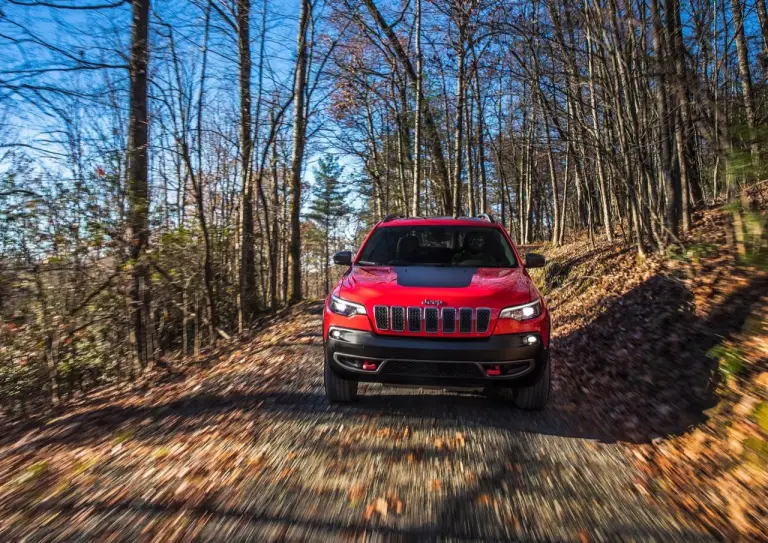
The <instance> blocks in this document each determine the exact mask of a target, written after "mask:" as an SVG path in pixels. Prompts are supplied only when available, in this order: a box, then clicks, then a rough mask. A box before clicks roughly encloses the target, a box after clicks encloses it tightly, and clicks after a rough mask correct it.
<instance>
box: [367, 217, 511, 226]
mask: <svg viewBox="0 0 768 543" xmlns="http://www.w3.org/2000/svg"><path fill="white" fill-rule="evenodd" d="M392 226H471V227H473V228H477V227H480V228H483V227H486V228H498V227H499V225H498V224H497V223H492V222H489V221H487V220H485V219H475V218H472V217H458V218H453V217H405V218H402V219H390V220H388V221H386V222H384V221H382V222H380V223H379V224H378V228H389V227H392Z"/></svg>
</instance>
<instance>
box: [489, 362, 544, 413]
mask: <svg viewBox="0 0 768 543" xmlns="http://www.w3.org/2000/svg"><path fill="white" fill-rule="evenodd" d="M551 383H552V367H551V365H550V362H549V356H547V360H546V363H545V366H544V369H543V371H542V372H541V374H540V375H539V378H538V379H536V381H534V382H533V383H531V384H530V385H528V386H526V387H518V388H503V387H487V388H486V389H485V390H484V391H483V392H484V393H485V395H486V396H488V397H489V398H491V399H493V400H499V401H508V402H512V404H514V406H515V407H519V408H520V409H528V410H531V411H535V410H539V409H544V407H545V406H546V405H547V402H548V401H549V392H550V389H551Z"/></svg>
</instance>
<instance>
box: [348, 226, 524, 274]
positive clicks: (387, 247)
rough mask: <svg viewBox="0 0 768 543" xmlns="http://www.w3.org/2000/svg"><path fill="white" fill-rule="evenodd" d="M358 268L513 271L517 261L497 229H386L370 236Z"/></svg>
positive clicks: (381, 229) (432, 227)
mask: <svg viewBox="0 0 768 543" xmlns="http://www.w3.org/2000/svg"><path fill="white" fill-rule="evenodd" d="M357 264H358V265H361V266H453V267H473V268H480V267H482V268H514V267H516V266H517V261H516V260H515V254H514V253H513V252H512V247H511V246H510V244H509V242H508V241H507V239H506V238H505V237H504V235H503V234H502V233H501V231H500V230H498V229H496V228H487V227H485V228H483V227H481V228H474V227H471V226H389V227H385V228H378V229H376V231H374V232H373V234H372V235H371V238H370V239H369V240H368V243H366V244H365V246H364V247H363V250H362V251H361V253H360V258H359V259H358V261H357Z"/></svg>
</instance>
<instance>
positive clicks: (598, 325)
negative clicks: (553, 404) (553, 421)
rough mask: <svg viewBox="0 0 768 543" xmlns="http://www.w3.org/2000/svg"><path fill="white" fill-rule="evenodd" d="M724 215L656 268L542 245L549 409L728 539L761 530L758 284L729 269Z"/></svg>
mask: <svg viewBox="0 0 768 543" xmlns="http://www.w3.org/2000/svg"><path fill="white" fill-rule="evenodd" d="M730 220H731V218H730V216H729V214H728V213H727V212H725V211H722V210H713V211H708V212H705V213H703V214H702V215H700V216H699V217H698V220H697V223H696V225H695V226H696V227H695V228H694V230H693V232H692V234H691V235H690V236H689V237H688V238H686V239H684V240H682V246H676V247H673V248H672V249H671V250H670V253H669V255H668V256H667V257H666V258H660V257H658V256H655V255H652V256H650V257H648V258H646V259H643V260H638V258H637V256H636V252H635V251H633V250H631V249H629V248H627V247H623V246H621V245H612V244H605V243H601V244H598V245H597V246H596V247H594V248H593V247H592V246H591V245H590V244H589V242H588V241H587V240H582V241H579V242H576V243H571V244H569V245H567V246H564V247H560V248H551V247H542V248H540V249H542V250H543V251H544V252H545V253H546V254H547V256H548V257H549V265H548V266H547V268H546V269H545V270H544V271H543V272H540V273H539V274H538V279H539V283H540V284H541V285H542V286H543V288H544V289H545V291H546V292H547V298H548V299H549V303H550V308H551V311H552V314H553V329H554V332H553V333H554V336H555V339H554V341H553V356H554V360H556V366H555V372H556V376H557V377H556V389H557V393H558V403H559V405H560V406H561V407H560V408H561V409H567V410H573V411H574V412H577V413H579V414H580V415H581V416H586V417H588V418H591V419H592V420H594V421H600V424H602V425H604V426H605V428H606V430H607V432H608V433H609V434H610V435H612V436H613V437H615V438H617V439H619V440H622V441H626V442H628V443H629V444H642V445H641V446H632V447H628V452H629V454H630V455H631V456H632V457H633V458H635V459H636V460H637V462H638V464H639V466H640V468H641V469H642V470H643V471H644V472H645V474H646V477H645V478H644V483H643V484H644V485H647V488H648V490H649V492H652V493H655V494H657V495H658V496H660V499H661V500H662V501H665V502H669V501H671V502H673V503H675V504H676V505H678V506H680V507H682V508H684V509H685V510H687V511H689V512H692V513H694V514H695V515H697V516H698V517H699V518H701V519H703V520H704V521H705V522H706V523H707V524H708V525H709V526H710V527H711V528H712V529H713V530H715V531H717V532H719V533H721V534H723V535H726V536H727V537H737V536H739V537H746V538H749V539H759V537H760V534H763V535H764V534H765V533H767V532H768V514H767V512H766V508H765V505H764V497H765V495H767V494H768V469H767V468H768V441H766V440H767V439H768V401H767V400H768V373H766V371H767V370H768V335H766V327H765V323H766V322H768V321H767V319H766V307H768V303H767V302H768V276H767V275H766V273H765V271H764V270H761V269H760V268H756V267H748V266H737V265H736V264H735V260H736V259H735V257H736V255H735V254H734V251H733V250H732V249H729V245H731V244H730V243H729V240H728V239H727V232H728V228H729V226H728V225H729V221H730Z"/></svg>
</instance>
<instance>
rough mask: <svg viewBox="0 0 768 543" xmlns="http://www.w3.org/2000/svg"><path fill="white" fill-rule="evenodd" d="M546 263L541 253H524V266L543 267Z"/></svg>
mask: <svg viewBox="0 0 768 543" xmlns="http://www.w3.org/2000/svg"><path fill="white" fill-rule="evenodd" d="M544 264H546V260H545V259H544V256H543V255H538V254H536V253H528V254H527V255H525V267H526V268H543V267H544Z"/></svg>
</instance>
